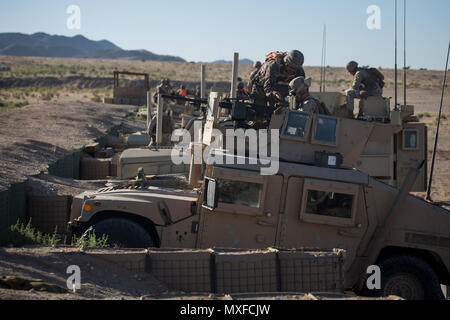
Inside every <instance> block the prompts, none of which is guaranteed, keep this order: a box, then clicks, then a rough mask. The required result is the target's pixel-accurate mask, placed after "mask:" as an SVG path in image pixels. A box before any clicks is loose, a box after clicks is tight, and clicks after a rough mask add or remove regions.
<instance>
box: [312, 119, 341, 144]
mask: <svg viewBox="0 0 450 320" xmlns="http://www.w3.org/2000/svg"><path fill="white" fill-rule="evenodd" d="M336 126H337V119H334V118H325V117H317V120H316V133H315V136H314V139H315V140H317V141H324V142H330V143H335V142H336Z"/></svg>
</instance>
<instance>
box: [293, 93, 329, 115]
mask: <svg viewBox="0 0 450 320" xmlns="http://www.w3.org/2000/svg"><path fill="white" fill-rule="evenodd" d="M296 104H297V105H296V109H297V110H300V111H303V112H307V113H320V114H329V113H328V112H327V110H326V109H324V106H323V105H322V103H321V102H320V101H319V100H317V99H316V98H314V97H313V96H312V95H309V96H307V97H306V98H305V100H303V101H302V102H301V103H298V102H296Z"/></svg>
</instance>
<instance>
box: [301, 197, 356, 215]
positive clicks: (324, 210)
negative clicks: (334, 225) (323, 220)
mask: <svg viewBox="0 0 450 320" xmlns="http://www.w3.org/2000/svg"><path fill="white" fill-rule="evenodd" d="M352 206H353V195H351V194H343V193H337V192H327V191H319V190H308V196H307V202H306V211H305V212H306V213H308V214H319V215H324V216H331V217H339V218H351V217H352Z"/></svg>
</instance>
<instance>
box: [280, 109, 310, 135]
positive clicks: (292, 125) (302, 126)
mask: <svg viewBox="0 0 450 320" xmlns="http://www.w3.org/2000/svg"><path fill="white" fill-rule="evenodd" d="M308 120H309V115H308V114H306V113H300V112H289V118H288V122H287V125H286V130H285V131H284V134H285V135H286V136H291V137H298V138H303V137H304V136H305V130H306V125H307V124H308Z"/></svg>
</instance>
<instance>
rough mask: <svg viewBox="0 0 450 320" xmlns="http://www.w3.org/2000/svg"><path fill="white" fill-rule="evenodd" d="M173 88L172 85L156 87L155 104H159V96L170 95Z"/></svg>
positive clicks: (163, 84) (162, 84)
mask: <svg viewBox="0 0 450 320" xmlns="http://www.w3.org/2000/svg"><path fill="white" fill-rule="evenodd" d="M171 91H172V87H171V86H170V84H165V83H161V84H159V85H158V86H157V87H156V92H155V94H154V95H153V102H154V103H158V94H170V93H171Z"/></svg>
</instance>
